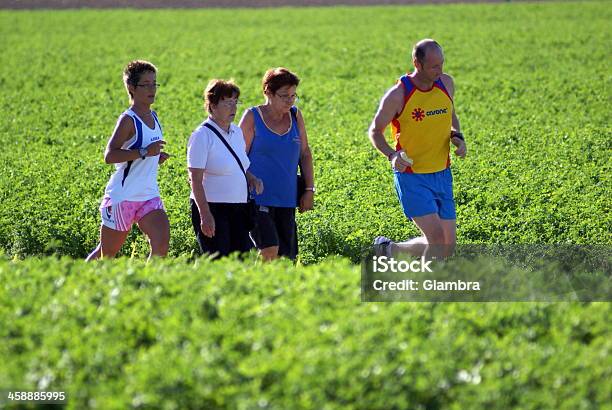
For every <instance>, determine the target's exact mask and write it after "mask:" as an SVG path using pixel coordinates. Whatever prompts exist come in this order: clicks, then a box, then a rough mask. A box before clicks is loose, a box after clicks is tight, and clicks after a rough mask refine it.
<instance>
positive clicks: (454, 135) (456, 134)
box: [451, 131, 465, 141]
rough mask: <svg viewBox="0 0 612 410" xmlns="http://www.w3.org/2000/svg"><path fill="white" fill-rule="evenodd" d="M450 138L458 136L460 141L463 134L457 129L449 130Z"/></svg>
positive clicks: (462, 139)
mask: <svg viewBox="0 0 612 410" xmlns="http://www.w3.org/2000/svg"><path fill="white" fill-rule="evenodd" d="M451 138H459V139H460V140H461V141H465V138H464V137H463V134H462V133H460V132H459V131H451Z"/></svg>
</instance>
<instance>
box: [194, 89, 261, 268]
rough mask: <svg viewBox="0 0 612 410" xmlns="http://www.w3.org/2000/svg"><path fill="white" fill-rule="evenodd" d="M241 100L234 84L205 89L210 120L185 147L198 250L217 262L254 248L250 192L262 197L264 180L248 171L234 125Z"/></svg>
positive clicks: (247, 162)
mask: <svg viewBox="0 0 612 410" xmlns="http://www.w3.org/2000/svg"><path fill="white" fill-rule="evenodd" d="M239 96H240V89H239V88H238V86H237V85H236V84H234V83H233V82H232V81H224V80H211V81H210V82H209V83H208V85H207V86H206V89H205V90H204V105H205V108H206V111H207V112H208V118H207V119H206V120H205V121H204V122H203V123H202V124H201V125H200V126H199V127H198V128H196V130H195V131H194V132H193V133H192V134H191V137H190V138H189V142H188V144H187V167H188V170H189V181H190V184H191V195H190V202H191V220H192V223H193V229H194V231H195V234H196V238H197V240H198V244H199V246H200V251H201V252H202V253H209V254H211V255H215V257H221V256H227V255H229V254H230V253H232V252H246V251H248V250H249V249H251V248H252V247H253V245H252V243H251V241H250V238H249V230H250V229H252V225H251V224H252V218H251V215H250V210H249V205H248V200H249V189H252V190H254V191H255V192H256V193H258V194H260V193H261V192H263V183H262V182H261V180H260V179H258V178H257V177H255V176H254V175H252V174H251V173H250V172H248V171H247V169H248V168H249V165H250V162H249V158H248V157H247V155H246V152H245V143H244V137H243V135H242V130H241V129H240V127H238V126H236V125H234V124H233V123H232V122H233V121H234V118H235V116H236V108H237V106H238V104H240V101H239V100H238V97H239Z"/></svg>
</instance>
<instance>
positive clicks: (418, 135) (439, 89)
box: [391, 75, 453, 174]
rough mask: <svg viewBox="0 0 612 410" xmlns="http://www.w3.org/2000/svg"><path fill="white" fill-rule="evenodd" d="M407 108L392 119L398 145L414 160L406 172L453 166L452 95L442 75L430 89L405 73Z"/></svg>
mask: <svg viewBox="0 0 612 410" xmlns="http://www.w3.org/2000/svg"><path fill="white" fill-rule="evenodd" d="M399 81H401V83H402V86H403V87H404V108H403V109H402V111H401V112H400V113H399V114H398V115H397V116H396V117H395V118H394V119H393V121H392V122H391V132H392V136H393V138H394V139H395V143H396V144H395V149H396V150H400V149H403V150H404V151H405V152H406V154H407V155H408V156H409V157H410V158H412V160H413V161H414V162H413V164H412V166H411V167H408V168H407V169H406V171H405V172H408V173H416V174H426V173H431V172H438V171H442V170H444V169H446V168H448V167H449V166H450V155H449V152H450V145H449V144H450V130H451V125H452V113H453V99H452V98H451V96H450V94H449V93H448V91H447V90H446V87H444V84H443V83H442V80H441V79H438V80H436V81H435V82H434V84H433V86H432V87H431V89H429V90H420V89H418V88H417V87H416V86H415V85H414V83H413V82H412V79H411V78H410V76H409V75H404V76H402V77H401V78H400V79H399Z"/></svg>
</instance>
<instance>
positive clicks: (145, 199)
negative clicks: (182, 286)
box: [87, 60, 170, 261]
mask: <svg viewBox="0 0 612 410" xmlns="http://www.w3.org/2000/svg"><path fill="white" fill-rule="evenodd" d="M156 80H157V69H156V68H155V66H154V65H153V64H151V63H149V62H147V61H142V60H135V61H132V62H130V63H129V64H128V65H127V67H126V68H125V70H124V72H123V81H124V84H125V87H126V89H127V92H128V94H129V96H130V103H131V106H130V108H129V109H128V110H126V111H125V112H124V113H123V114H121V116H120V117H119V120H118V121H117V125H116V126H115V131H114V132H113V135H112V136H111V138H110V140H109V141H108V144H107V146H106V152H105V153H104V161H105V162H106V163H107V164H114V165H115V172H114V173H113V175H112V176H111V178H110V180H109V181H108V184H107V186H106V189H105V191H104V198H103V199H102V203H101V204H100V214H101V217H102V225H101V227H100V243H99V244H98V246H97V247H96V249H94V250H93V251H92V252H91V253H90V254H89V256H88V257H87V260H88V261H89V260H93V259H98V258H100V257H111V258H112V257H114V256H115V255H116V254H117V253H118V252H119V250H120V249H121V246H122V245H123V243H124V242H125V239H126V238H127V236H128V234H129V233H130V230H131V229H132V225H133V224H134V223H136V224H138V228H140V230H141V231H142V232H143V233H144V234H145V235H146V236H147V238H148V240H149V244H150V245H151V253H150V255H149V257H151V256H165V255H166V254H167V253H168V244H169V241H170V225H169V222H168V216H167V215H166V211H165V209H164V206H163V203H162V201H161V198H160V195H159V188H158V186H157V168H158V166H159V164H161V163H163V162H164V161H165V160H166V159H168V157H169V154H167V153H165V152H163V151H162V149H163V146H164V144H165V141H164V140H163V135H162V128H161V124H160V123H159V120H158V118H157V114H156V113H155V111H151V105H152V104H153V102H154V101H155V93H156V91H157V83H156Z"/></svg>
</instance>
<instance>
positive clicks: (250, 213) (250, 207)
mask: <svg viewBox="0 0 612 410" xmlns="http://www.w3.org/2000/svg"><path fill="white" fill-rule="evenodd" d="M204 126H205V127H206V128H208V129H209V130H211V131H212V132H213V133H214V134H215V135H216V136H217V138H219V139H220V140H221V142H222V143H223V145H225V148H227V150H228V151H229V152H230V154H232V156H233V157H234V159H235V160H236V162H237V163H238V166H239V167H240V170H241V171H242V175H244V180H245V181H246V186H247V203H246V214H247V215H246V223H247V229H248V230H249V231H251V230H253V228H255V213H256V211H257V209H256V206H255V200H254V199H252V198H251V195H249V179H248V178H247V175H246V171H245V169H244V167H243V166H242V162H240V159H239V158H238V155H236V152H235V151H234V150H233V149H232V147H231V146H230V145H229V144H228V142H227V141H226V140H225V138H223V137H222V136H221V134H220V133H219V131H217V130H216V129H215V127H213V126H212V125H210V124H209V123H205V124H204Z"/></svg>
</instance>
